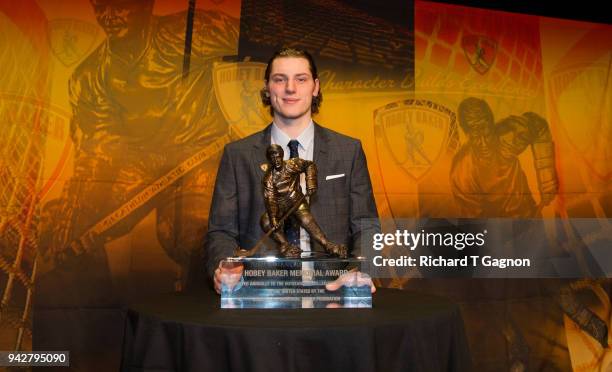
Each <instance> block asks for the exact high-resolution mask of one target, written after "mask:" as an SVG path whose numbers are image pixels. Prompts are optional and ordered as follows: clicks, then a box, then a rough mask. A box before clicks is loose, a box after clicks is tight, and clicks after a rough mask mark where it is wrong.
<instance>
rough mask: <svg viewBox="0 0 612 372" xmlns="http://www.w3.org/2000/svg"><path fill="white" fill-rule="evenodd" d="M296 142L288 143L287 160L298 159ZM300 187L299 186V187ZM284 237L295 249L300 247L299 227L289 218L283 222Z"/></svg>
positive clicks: (297, 143)
mask: <svg viewBox="0 0 612 372" xmlns="http://www.w3.org/2000/svg"><path fill="white" fill-rule="evenodd" d="M299 144H300V143H299V142H298V141H297V140H291V141H289V144H287V146H289V158H299V154H298V146H299ZM300 187H301V186H300ZM285 236H286V237H287V241H288V242H289V243H291V244H293V245H295V246H297V247H299V246H300V225H299V224H298V223H297V222H296V221H295V220H294V219H293V218H291V217H288V218H287V220H286V221H285Z"/></svg>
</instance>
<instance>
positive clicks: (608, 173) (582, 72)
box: [548, 59, 612, 181]
mask: <svg viewBox="0 0 612 372" xmlns="http://www.w3.org/2000/svg"><path fill="white" fill-rule="evenodd" d="M608 62H609V61H605V60H603V59H602V60H601V61H599V62H597V63H592V64H590V65H587V64H584V63H581V64H576V65H572V66H568V67H566V68H563V69H559V70H556V71H554V72H553V73H552V74H551V75H550V79H549V80H550V81H549V84H548V92H549V95H550V97H551V101H552V103H553V104H552V105H551V113H552V120H553V122H556V123H559V124H560V127H561V128H562V130H563V132H564V133H565V137H566V139H567V141H568V143H569V144H570V145H571V147H572V148H573V150H574V151H575V152H576V153H577V154H578V158H579V159H581V160H582V162H583V163H584V164H585V165H586V169H588V170H589V171H590V172H591V174H594V175H595V176H596V177H597V178H599V179H600V180H603V181H608V180H610V179H612V167H611V166H610V160H612V149H611V148H610V141H611V140H612V105H610V102H612V82H611V79H609V78H606V77H608V75H609V73H610V70H609V65H608ZM577 123H580V124H577Z"/></svg>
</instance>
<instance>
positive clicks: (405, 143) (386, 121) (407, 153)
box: [374, 99, 458, 182]
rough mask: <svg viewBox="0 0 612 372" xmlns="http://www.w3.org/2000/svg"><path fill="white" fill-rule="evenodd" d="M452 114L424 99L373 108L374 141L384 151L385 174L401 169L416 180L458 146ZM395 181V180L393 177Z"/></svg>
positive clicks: (446, 109)
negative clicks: (445, 152) (453, 147)
mask: <svg viewBox="0 0 612 372" xmlns="http://www.w3.org/2000/svg"><path fill="white" fill-rule="evenodd" d="M453 132H455V133H456V122H455V113H454V112H452V111H451V110H449V109H448V108H446V107H444V106H442V105H439V104H437V103H434V102H431V101H427V100H418V99H416V100H414V99H413V100H406V101H400V102H394V103H390V104H388V105H386V106H384V107H382V108H379V109H377V110H375V111H374V133H375V136H376V144H377V146H378V149H379V151H378V152H379V156H381V152H383V153H386V154H387V158H388V159H389V160H391V161H390V162H389V161H386V162H385V163H384V165H383V167H385V168H387V169H381V171H382V174H383V177H384V175H394V174H396V173H397V172H396V171H395V170H400V171H401V172H403V173H404V174H406V175H408V176H410V177H411V178H412V179H413V180H416V181H417V182H418V181H420V180H421V179H422V178H423V177H424V176H425V175H426V174H427V173H428V172H429V170H431V168H432V166H433V165H434V164H435V163H436V162H437V161H438V159H439V158H440V155H441V154H442V152H443V151H444V150H445V149H446V148H448V147H449V146H451V145H452V146H455V147H456V146H457V142H458V141H457V139H456V136H451V134H452V133H453ZM396 181H397V180H396Z"/></svg>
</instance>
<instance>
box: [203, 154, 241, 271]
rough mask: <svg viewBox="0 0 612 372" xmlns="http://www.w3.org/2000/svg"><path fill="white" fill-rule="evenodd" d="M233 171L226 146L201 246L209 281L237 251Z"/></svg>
mask: <svg viewBox="0 0 612 372" xmlns="http://www.w3.org/2000/svg"><path fill="white" fill-rule="evenodd" d="M234 168H235V166H234V163H233V162H232V159H231V155H230V151H228V148H227V146H226V147H225V149H224V151H223V156H222V157H221V163H220V164H219V170H218V171H217V179H216V181H215V189H214V192H213V198H212V203H211V206H210V213H209V216H208V233H207V234H206V239H205V243H204V257H205V258H206V271H207V273H208V275H209V277H210V278H212V277H213V275H214V272H215V269H216V268H217V266H218V265H219V261H221V260H222V259H224V258H226V257H229V256H232V255H233V254H234V250H235V249H236V247H238V194H237V185H236V176H235V174H236V173H235V169H234Z"/></svg>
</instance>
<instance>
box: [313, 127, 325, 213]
mask: <svg viewBox="0 0 612 372" xmlns="http://www.w3.org/2000/svg"><path fill="white" fill-rule="evenodd" d="M314 125H315V133H314V149H313V156H312V158H313V161H314V163H315V165H316V166H317V186H318V187H319V189H321V186H322V185H323V182H325V176H326V175H327V174H329V169H330V168H329V166H330V164H329V136H328V135H327V133H325V129H324V128H323V127H321V126H320V125H319V124H317V123H314ZM318 199H319V197H318V193H317V194H314V196H313V198H312V199H311V200H310V210H311V211H312V213H313V214H314V215H315V217H316V216H317V215H318V214H319V212H320V211H319V209H320V206H319V204H320V203H318V202H317V201H318Z"/></svg>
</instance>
